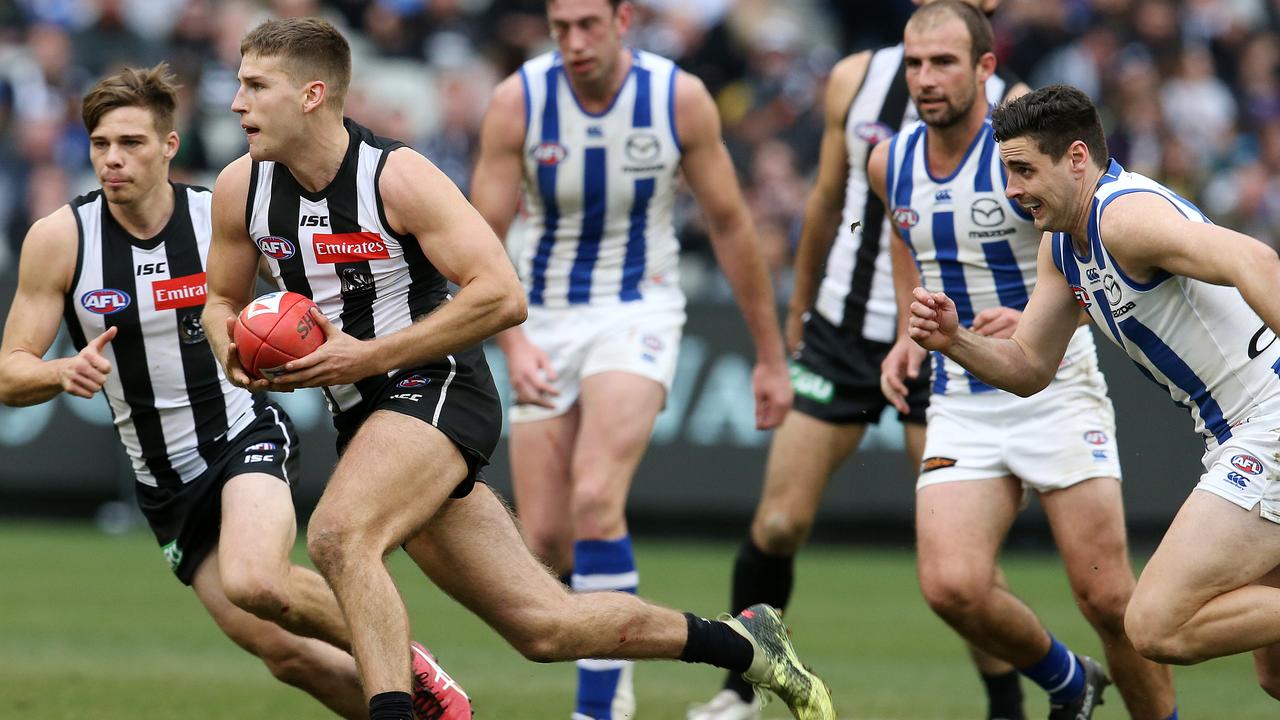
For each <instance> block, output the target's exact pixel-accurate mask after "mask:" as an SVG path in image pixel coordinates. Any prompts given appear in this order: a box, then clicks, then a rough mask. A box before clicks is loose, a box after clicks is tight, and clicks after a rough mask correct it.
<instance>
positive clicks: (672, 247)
mask: <svg viewBox="0 0 1280 720" xmlns="http://www.w3.org/2000/svg"><path fill="white" fill-rule="evenodd" d="M677 72H678V68H677V67H676V65H675V63H673V62H671V61H670V60H667V59H665V58H662V57H659V56H657V55H653V54H651V53H647V52H641V51H634V52H633V53H632V64H631V71H630V73H629V74H628V76H627V79H626V80H625V81H624V82H623V84H622V87H621V89H619V91H618V93H617V95H616V96H614V98H613V102H612V103H611V104H610V105H609V107H608V109H606V110H605V111H604V112H602V113H599V114H593V113H590V112H587V111H586V110H584V109H583V108H582V106H581V104H579V102H578V99H577V97H576V96H575V95H574V93H573V88H571V87H570V85H569V82H568V78H567V76H566V75H565V72H564V65H563V61H562V59H561V57H560V54H559V53H558V52H552V53H548V54H545V55H541V56H539V57H536V58H534V59H532V60H529V61H528V62H526V63H525V64H524V65H523V66H522V67H521V68H520V79H521V81H522V82H523V84H524V96H525V121H526V122H525V127H526V131H525V142H524V185H523V193H524V207H525V211H526V214H527V216H526V218H525V222H523V223H522V225H521V227H523V229H524V230H523V232H524V233H525V237H524V242H523V244H522V252H521V258H520V262H519V266H520V274H521V277H522V279H523V281H524V285H525V290H526V292H527V293H528V296H529V304H530V305H533V306H544V307H569V306H575V305H608V304H616V303H623V302H632V301H636V300H640V299H641V298H642V297H643V296H644V293H645V290H646V289H647V288H648V287H650V286H652V285H653V284H659V285H664V286H674V285H676V281H677V276H676V271H677V260H678V257H679V250H680V244H679V241H678V240H677V239H676V234H675V227H674V224H673V222H672V204H673V202H674V199H675V188H676V174H677V172H678V170H679V166H680V156H681V151H680V140H679V138H678V137H677V134H676V128H675V101H674V94H675V79H676V74H677Z"/></svg>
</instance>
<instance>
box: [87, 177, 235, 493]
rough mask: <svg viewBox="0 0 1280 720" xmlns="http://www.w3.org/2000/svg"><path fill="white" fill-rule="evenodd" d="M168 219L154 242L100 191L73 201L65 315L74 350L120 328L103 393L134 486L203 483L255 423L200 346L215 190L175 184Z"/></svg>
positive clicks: (110, 348)
mask: <svg viewBox="0 0 1280 720" xmlns="http://www.w3.org/2000/svg"><path fill="white" fill-rule="evenodd" d="M173 193H174V204H173V216H172V217H171V218H170V219H169V222H168V224H166V225H165V227H164V229H163V230H161V231H160V233H159V234H157V235H156V236H155V237H154V238H151V239H150V240H139V239H137V238H135V237H133V236H132V235H130V234H129V232H128V231H127V230H125V229H124V228H123V227H122V226H121V225H120V223H118V222H117V221H116V219H115V217H113V216H112V215H111V212H110V211H109V210H108V209H107V202H106V200H105V198H103V196H102V191H101V190H95V191H94V192H91V193H89V194H87V195H82V196H80V197H78V198H76V199H75V200H73V201H72V202H71V210H72V212H73V214H74V215H75V218H76V226H77V229H78V231H79V242H80V246H79V253H78V256H77V260H76V270H75V278H74V279H73V280H72V283H71V291H70V292H69V293H68V294H67V297H66V302H65V305H64V307H65V319H66V322H67V329H68V330H69V331H70V333H71V339H72V342H73V343H74V344H75V347H76V349H77V350H80V349H83V348H84V347H85V345H86V344H87V342H88V340H91V339H93V338H95V337H97V336H98V335H100V334H102V333H103V332H105V331H106V330H107V328H111V327H115V328H118V329H117V331H116V337H115V339H113V340H112V341H111V342H110V343H108V344H107V346H106V348H105V349H104V350H103V356H104V357H106V358H107V359H108V360H110V361H111V364H112V369H113V372H111V373H110V374H109V375H107V382H106V384H105V385H104V387H103V389H104V391H105V393H106V396H107V402H108V404H109V405H110V407H111V414H112V417H113V418H114V420H115V426H116V432H117V433H119V435H120V441H121V442H122V443H123V444H124V447H125V450H126V451H127V452H128V454H129V458H130V459H131V460H132V462H133V470H134V475H135V477H136V478H137V480H138V482H140V483H142V484H144V485H150V486H152V487H176V486H179V485H180V484H181V483H186V482H190V481H192V480H194V479H195V478H197V477H199V476H200V474H201V473H203V472H204V471H205V470H206V469H208V461H209V460H211V459H212V458H214V457H215V456H216V455H217V452H218V450H219V449H220V447H221V443H222V441H223V440H225V439H226V438H227V437H229V436H234V435H236V434H237V433H239V432H240V431H241V430H242V429H244V428H245V427H246V426H247V425H248V424H249V423H250V422H252V420H253V418H254V415H255V411H254V400H253V396H252V395H250V394H249V393H248V392H247V391H246V390H243V389H241V388H237V387H235V386H234V385H232V384H231V383H229V382H227V379H226V376H225V375H224V374H223V372H222V366H221V365H220V364H219V363H218V361H217V360H216V359H215V358H214V357H213V353H212V352H211V351H210V350H209V345H208V343H207V342H206V341H205V336H204V328H203V326H202V325H201V323H200V313H201V312H202V311H203V310H204V300H205V259H206V258H207V257H208V253H209V237H210V233H211V224H210V216H209V201H210V198H211V194H210V192H209V191H208V190H206V189H204V188H197V187H188V186H186V185H181V184H178V183H173Z"/></svg>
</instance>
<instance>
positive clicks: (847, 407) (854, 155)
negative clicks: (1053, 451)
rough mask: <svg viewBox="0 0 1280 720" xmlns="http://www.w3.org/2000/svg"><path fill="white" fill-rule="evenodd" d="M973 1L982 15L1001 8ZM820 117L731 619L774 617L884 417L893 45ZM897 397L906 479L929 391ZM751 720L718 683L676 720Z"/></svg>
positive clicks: (982, 669) (1011, 90)
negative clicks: (764, 613)
mask: <svg viewBox="0 0 1280 720" xmlns="http://www.w3.org/2000/svg"><path fill="white" fill-rule="evenodd" d="M973 2H974V4H975V5H979V6H980V7H981V9H982V10H983V11H984V12H987V13H988V14H989V13H991V12H993V11H994V10H995V8H996V6H997V5H998V4H999V1H998V0H985V1H983V2H979V0H973ZM917 4H920V3H919V2H918V3H917ZM1026 91H1027V86H1026V85H1024V84H1022V83H1021V82H1018V81H1017V80H1015V79H1013V78H1012V77H1010V76H1007V75H1002V74H1000V73H997V74H994V75H992V76H991V77H989V78H988V79H987V85H986V98H987V101H988V102H989V103H991V104H992V105H998V104H999V103H1000V102H1001V101H1002V100H1004V99H1006V98H1010V97H1015V96H1016V95H1020V94H1022V93H1024V92H1026ZM825 114H826V129H825V130H824V132H823V137H822V151H821V155H820V157H819V162H818V177H817V180H816V182H815V183H814V187H813V190H812V192H811V193H810V194H809V200H808V203H807V204H806V206H805V219H804V225H803V227H802V229H801V233H800V246H799V249H798V250H797V252H796V262H795V290H794V292H793V294H792V296H791V302H790V307H789V310H788V312H787V349H788V350H789V351H790V352H791V353H792V358H793V359H792V363H791V373H792V379H793V382H792V384H793V387H794V388H795V391H796V397H795V405H794V407H793V408H792V412H790V413H787V415H786V418H785V419H784V420H783V421H782V424H781V425H779V426H778V429H777V431H776V432H774V434H773V439H772V441H771V444H770V446H769V460H768V464H767V465H766V467H765V476H764V491H763V492H762V493H761V496H760V502H759V504H758V505H757V507H756V513H755V519H754V520H753V521H752V524H751V532H750V536H749V537H748V539H747V541H746V542H744V543H743V544H742V547H741V548H740V549H739V550H738V555H737V558H736V560H735V562H734V566H733V586H732V595H731V604H730V611H731V612H738V611H739V610H741V609H742V608H744V607H748V606H750V605H752V604H754V603H757V602H764V603H768V604H770V605H773V606H775V607H778V608H786V606H787V604H788V602H789V601H790V599H791V588H792V584H793V578H794V567H795V556H796V553H797V552H799V550H800V547H801V546H802V545H804V543H805V541H806V540H807V539H808V537H809V531H810V530H811V529H812V527H813V522H814V517H815V516H816V514H817V512H818V504H819V503H820V502H821V500H822V493H823V490H824V489H825V488H826V485H827V481H828V480H829V479H830V478H831V475H832V473H834V472H835V470H836V468H838V467H839V466H840V464H841V463H842V462H844V460H845V459H846V458H847V457H849V456H850V455H851V454H853V452H854V450H856V449H857V447H858V443H859V442H861V440H862V436H863V434H864V433H865V432H866V430H867V425H868V424H870V423H875V422H878V421H879V418H880V416H881V414H882V413H883V411H884V409H885V407H886V406H887V405H888V404H889V402H888V400H886V398H885V396H884V395H883V394H882V393H881V392H880V363H881V361H883V360H884V357H885V355H886V354H887V353H888V352H889V348H890V347H891V346H892V345H893V342H894V340H895V339H896V338H897V324H896V323H897V321H896V315H897V304H896V302H895V300H894V288H893V278H892V276H891V273H890V263H889V252H888V248H889V243H888V238H889V232H890V231H889V224H888V219H887V218H886V217H885V212H884V205H883V204H881V202H880V199H879V198H877V197H876V196H875V194H874V193H872V192H871V189H870V187H869V186H868V185H867V175H866V166H867V156H868V155H869V154H870V152H871V148H873V147H875V145H876V143H878V142H880V141H881V140H885V139H888V138H889V137H890V136H892V135H893V133H895V132H897V131H898V130H900V129H902V128H903V127H906V125H908V124H910V123H912V122H915V121H916V120H917V119H918V115H917V113H916V109H915V106H914V105H912V104H911V101H910V97H909V95H908V93H907V81H906V75H905V74H904V73H903V67H902V44H901V43H899V44H897V45H894V46H893V47H887V48H881V49H879V50H875V51H865V52H860V53H856V54H854V55H850V56H849V57H847V58H845V59H844V60H842V61H841V62H839V63H837V64H836V66H835V67H834V68H833V69H832V71H831V76H830V78H829V80H828V81H827V91H826V113H825ZM842 208H843V209H842ZM882 240H883V242H882ZM824 261H825V269H824ZM906 384H907V387H908V388H909V392H908V393H907V396H906V398H905V399H904V401H903V402H902V403H901V405H902V407H901V408H900V412H899V413H898V417H899V418H900V419H901V421H902V423H903V433H904V439H905V441H906V449H907V457H908V459H909V460H910V462H911V466H912V467H916V468H918V467H919V466H920V459H921V457H922V452H923V450H924V420H925V408H926V407H928V404H929V385H928V380H927V378H926V377H925V376H924V375H922V374H921V373H920V368H919V367H912V368H909V369H908V381H907V383H906ZM970 652H971V654H972V655H973V657H974V661H975V663H976V664H977V666H978V668H979V673H980V674H981V676H982V680H983V685H984V687H985V688H986V692H987V714H988V717H989V718H1002V719H1004V720H1021V719H1022V718H1023V712H1022V688H1021V687H1020V685H1019V682H1018V673H1017V671H1016V670H1014V668H1013V667H1012V666H1010V665H1008V664H1007V663H1005V662H1003V661H1001V660H997V659H996V658H993V657H991V656H989V655H986V654H985V653H983V652H982V651H980V650H977V649H976V648H973V647H972V646H970ZM759 715H760V701H759V699H758V698H757V697H756V696H755V693H754V691H753V690H752V688H751V686H750V685H749V684H747V683H745V682H743V681H742V679H741V678H740V677H739V676H737V675H735V674H733V673H728V674H726V677H725V682H724V686H723V689H722V690H721V691H720V692H719V693H718V694H716V695H715V696H714V697H713V698H712V699H711V701H710V702H708V703H706V704H703V705H697V706H695V707H693V708H692V709H691V710H690V712H689V716H688V717H689V720H751V719H753V718H758V717H759Z"/></svg>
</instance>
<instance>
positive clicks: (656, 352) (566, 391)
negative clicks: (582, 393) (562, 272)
mask: <svg viewBox="0 0 1280 720" xmlns="http://www.w3.org/2000/svg"><path fill="white" fill-rule="evenodd" d="M684 321H685V313H684V293H683V292H682V291H681V290H680V289H679V288H678V287H668V286H650V287H648V288H646V289H645V291H644V296H643V298H642V299H640V300H635V301H633V302H626V303H619V304H616V305H602V306H595V307H593V306H589V305H580V306H571V307H567V308H545V307H536V306H531V307H530V308H529V317H528V319H527V320H525V321H524V325H522V326H521V327H522V329H523V330H524V333H525V335H526V336H527V337H528V338H529V341H530V342H532V343H533V344H534V345H536V346H538V347H539V348H541V349H542V351H543V352H545V353H546V354H547V355H548V356H549V357H550V358H551V366H552V368H554V369H555V372H556V379H555V380H554V381H552V382H551V386H552V387H554V388H555V389H556V390H558V391H559V392H560V394H559V395H557V396H556V397H554V398H553V399H552V402H553V403H555V407H554V408H545V407H542V406H539V405H532V404H530V405H514V406H512V408H511V422H513V423H515V422H532V421H535V420H546V419H549V418H553V417H557V416H559V415H563V414H564V413H566V412H568V410H569V408H571V407H573V404H574V403H575V402H577V401H578V393H579V384H580V383H581V381H582V379H583V378H585V377H589V376H591V375H595V374H596V373H602V372H606V371H611V370H620V371H622V372H629V373H633V374H635V375H640V376H642V377H647V378H650V379H652V380H655V381H657V382H658V383H661V384H662V387H663V388H664V389H666V390H667V392H670V391H671V381H672V380H673V379H674V378H675V374H676V360H677V357H678V356H679V354H680V338H681V335H682V334H683V332H684Z"/></svg>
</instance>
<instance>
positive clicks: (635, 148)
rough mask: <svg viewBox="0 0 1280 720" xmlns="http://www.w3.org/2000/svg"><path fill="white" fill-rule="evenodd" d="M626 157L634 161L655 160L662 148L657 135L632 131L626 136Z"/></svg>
mask: <svg viewBox="0 0 1280 720" xmlns="http://www.w3.org/2000/svg"><path fill="white" fill-rule="evenodd" d="M626 150H627V157H628V158H630V159H631V160H634V161H636V162H650V161H652V160H656V159H657V157H658V153H659V152H660V151H661V150H662V143H660V142H658V136H657V135H654V134H653V133H649V132H644V133H633V134H632V135H631V137H629V138H627V148H626Z"/></svg>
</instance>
